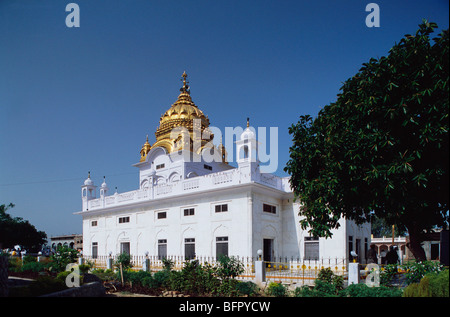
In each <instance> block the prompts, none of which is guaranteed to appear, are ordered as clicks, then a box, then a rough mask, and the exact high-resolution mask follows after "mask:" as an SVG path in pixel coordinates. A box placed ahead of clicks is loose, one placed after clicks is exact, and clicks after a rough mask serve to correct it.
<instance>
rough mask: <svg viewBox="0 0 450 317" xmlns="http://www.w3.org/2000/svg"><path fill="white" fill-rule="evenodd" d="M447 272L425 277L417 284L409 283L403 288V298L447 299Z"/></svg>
mask: <svg viewBox="0 0 450 317" xmlns="http://www.w3.org/2000/svg"><path fill="white" fill-rule="evenodd" d="M448 283H449V276H448V270H444V271H441V272H439V273H429V274H427V275H425V276H424V277H423V278H422V279H421V280H420V282H419V283H411V284H410V285H408V287H406V288H405V290H404V292H403V297H448V296H449V284H448Z"/></svg>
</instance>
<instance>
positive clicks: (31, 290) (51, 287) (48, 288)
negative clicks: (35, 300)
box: [9, 276, 67, 297]
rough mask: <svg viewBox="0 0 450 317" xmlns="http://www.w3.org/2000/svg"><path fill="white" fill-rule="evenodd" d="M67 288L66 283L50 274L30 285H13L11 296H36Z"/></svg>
mask: <svg viewBox="0 0 450 317" xmlns="http://www.w3.org/2000/svg"><path fill="white" fill-rule="evenodd" d="M64 289H67V287H66V284H65V283H64V282H62V281H61V280H60V279H57V278H52V277H50V276H40V277H38V278H37V280H35V281H33V282H31V283H30V285H28V286H23V287H12V288H11V289H10V292H9V296H10V297H36V296H41V295H45V294H50V293H54V292H58V291H62V290H64Z"/></svg>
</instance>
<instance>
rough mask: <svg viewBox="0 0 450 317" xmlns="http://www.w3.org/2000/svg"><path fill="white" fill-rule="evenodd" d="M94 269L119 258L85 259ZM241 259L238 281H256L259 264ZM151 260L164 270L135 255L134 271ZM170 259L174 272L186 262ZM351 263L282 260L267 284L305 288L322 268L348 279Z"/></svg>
mask: <svg viewBox="0 0 450 317" xmlns="http://www.w3.org/2000/svg"><path fill="white" fill-rule="evenodd" d="M83 258H84V260H85V261H88V262H89V263H91V264H92V265H93V267H94V268H102V269H106V268H107V262H108V259H112V260H113V262H115V261H116V260H117V256H97V257H96V258H92V257H88V256H84V257H83ZM235 258H236V259H237V260H239V261H240V262H241V263H242V265H243V268H244V272H243V273H242V274H241V275H239V276H238V277H237V278H238V279H241V280H253V279H254V278H255V261H256V258H253V257H239V256H236V257H235ZM146 259H148V260H149V269H150V270H151V271H152V272H157V271H160V270H162V269H163V268H164V263H163V261H162V258H160V257H158V256H133V255H132V256H131V264H132V265H133V267H132V270H142V269H143V266H144V261H145V260H146ZM166 259H168V260H170V261H171V262H172V263H173V269H174V270H181V269H182V268H183V266H184V263H185V262H186V261H188V260H186V259H185V258H184V257H183V256H167V257H166ZM195 260H197V261H199V263H200V264H202V265H204V264H206V263H208V264H210V265H213V266H215V265H217V263H218V260H217V258H215V257H208V256H196V257H195ZM347 263H348V260H347V259H344V258H341V259H338V258H334V259H333V258H321V259H300V258H287V257H278V258H276V259H274V261H265V267H266V281H269V282H270V281H275V282H281V283H296V284H302V285H310V284H312V283H313V282H314V280H315V279H316V278H317V276H318V274H319V272H320V270H321V269H324V268H330V269H331V270H332V271H333V273H334V274H336V275H341V276H344V277H346V276H347Z"/></svg>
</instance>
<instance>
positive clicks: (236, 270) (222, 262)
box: [217, 255, 244, 279]
mask: <svg viewBox="0 0 450 317" xmlns="http://www.w3.org/2000/svg"><path fill="white" fill-rule="evenodd" d="M218 262H219V266H218V267H217V275H218V276H219V277H220V278H221V279H229V278H235V277H236V276H238V275H239V274H241V273H242V272H244V265H243V264H242V262H240V261H239V260H238V259H236V258H235V257H228V256H224V255H222V256H220V257H219V258H218Z"/></svg>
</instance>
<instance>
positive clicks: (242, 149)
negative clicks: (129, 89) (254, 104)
mask: <svg viewBox="0 0 450 317" xmlns="http://www.w3.org/2000/svg"><path fill="white" fill-rule="evenodd" d="M254 130H255V129H254V128H253V127H250V122H249V118H247V128H246V129H245V130H244V132H242V134H241V138H240V140H238V141H236V152H237V155H238V157H237V163H238V168H239V169H240V170H241V173H243V174H245V175H249V176H250V177H251V178H253V175H254V174H255V172H256V171H257V169H258V168H259V159H258V154H257V153H258V141H257V140H256V135H255V132H254Z"/></svg>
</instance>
